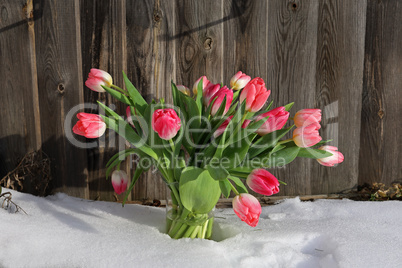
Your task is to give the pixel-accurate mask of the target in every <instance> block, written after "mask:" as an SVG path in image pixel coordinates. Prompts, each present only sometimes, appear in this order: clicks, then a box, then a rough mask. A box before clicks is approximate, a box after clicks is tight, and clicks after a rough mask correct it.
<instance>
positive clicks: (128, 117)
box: [126, 106, 135, 127]
mask: <svg viewBox="0 0 402 268" xmlns="http://www.w3.org/2000/svg"><path fill="white" fill-rule="evenodd" d="M126 114H127V121H128V123H130V125H132V126H133V127H135V126H134V122H133V116H132V115H131V107H130V106H127V109H126Z"/></svg>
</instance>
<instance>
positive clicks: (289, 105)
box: [285, 102, 295, 112]
mask: <svg viewBox="0 0 402 268" xmlns="http://www.w3.org/2000/svg"><path fill="white" fill-rule="evenodd" d="M293 104H295V103H294V102H291V103H289V104H286V105H285V111H287V112H289V111H290V109H292V107H293Z"/></svg>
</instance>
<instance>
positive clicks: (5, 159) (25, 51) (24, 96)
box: [0, 0, 41, 191]
mask: <svg viewBox="0 0 402 268" xmlns="http://www.w3.org/2000/svg"><path fill="white" fill-rule="evenodd" d="M32 9H33V6H32V2H29V3H28V4H27V2H26V1H23V0H20V1H0V59H1V64H0V78H1V81H2V87H1V90H0V99H1V109H0V125H1V126H2V127H1V128H0V178H2V177H3V176H4V175H5V174H6V173H7V172H8V171H11V170H12V169H13V168H15V167H16V165H17V164H18V159H21V158H22V157H23V156H24V155H25V154H26V153H28V152H30V151H33V150H38V149H40V147H41V130H40V118H39V105H38V87H37V74H36V66H35V65H36V59H35V35H34V32H33V23H34V21H33V19H32V16H33V15H32V14H33V13H32ZM25 190H26V191H30V189H25Z"/></svg>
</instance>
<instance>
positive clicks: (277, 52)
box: [267, 0, 318, 195]
mask: <svg viewBox="0 0 402 268" xmlns="http://www.w3.org/2000/svg"><path fill="white" fill-rule="evenodd" d="M317 18H318V2H317V1H282V0H278V1H269V2H268V43H267V50H268V52H267V54H268V57H267V62H268V67H267V68H268V80H267V85H268V87H269V88H270V89H271V97H270V98H269V99H268V100H273V101H274V104H273V106H272V107H273V108H275V107H278V106H283V105H286V104H288V103H290V102H295V105H294V106H293V108H292V110H291V116H293V115H294V113H295V112H296V111H298V110H300V109H303V108H314V106H315V104H314V98H315V74H316V67H315V61H316V46H317V27H316V26H317ZM291 134H292V133H289V134H288V136H289V137H291ZM312 164H313V163H312V161H311V160H310V159H296V160H295V161H294V162H292V163H290V164H289V165H287V166H286V167H284V168H278V169H274V170H271V171H272V173H273V174H274V175H275V176H277V178H278V179H280V180H283V181H285V182H287V184H288V185H287V186H282V187H281V192H280V194H281V195H295V194H300V195H305V194H310V193H311V186H310V179H311V176H312V174H311V165H312Z"/></svg>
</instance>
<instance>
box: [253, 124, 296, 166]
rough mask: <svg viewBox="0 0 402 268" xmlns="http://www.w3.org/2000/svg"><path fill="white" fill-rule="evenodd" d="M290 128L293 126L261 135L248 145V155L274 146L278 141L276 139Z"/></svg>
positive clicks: (259, 152)
mask: <svg viewBox="0 0 402 268" xmlns="http://www.w3.org/2000/svg"><path fill="white" fill-rule="evenodd" d="M292 128H293V126H291V127H289V128H285V129H280V130H276V131H274V132H271V133H268V134H266V135H264V136H262V137H261V138H260V139H259V140H257V141H256V142H255V143H254V144H253V145H252V146H251V147H250V150H249V152H248V153H249V157H250V158H253V157H255V156H257V155H259V154H261V153H262V152H264V151H265V150H266V149H268V148H271V147H274V146H275V145H276V144H277V143H278V141H279V140H280V139H281V138H282V137H283V136H285V135H286V134H287V133H288V132H289V131H290V130H291V129H292Z"/></svg>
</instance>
